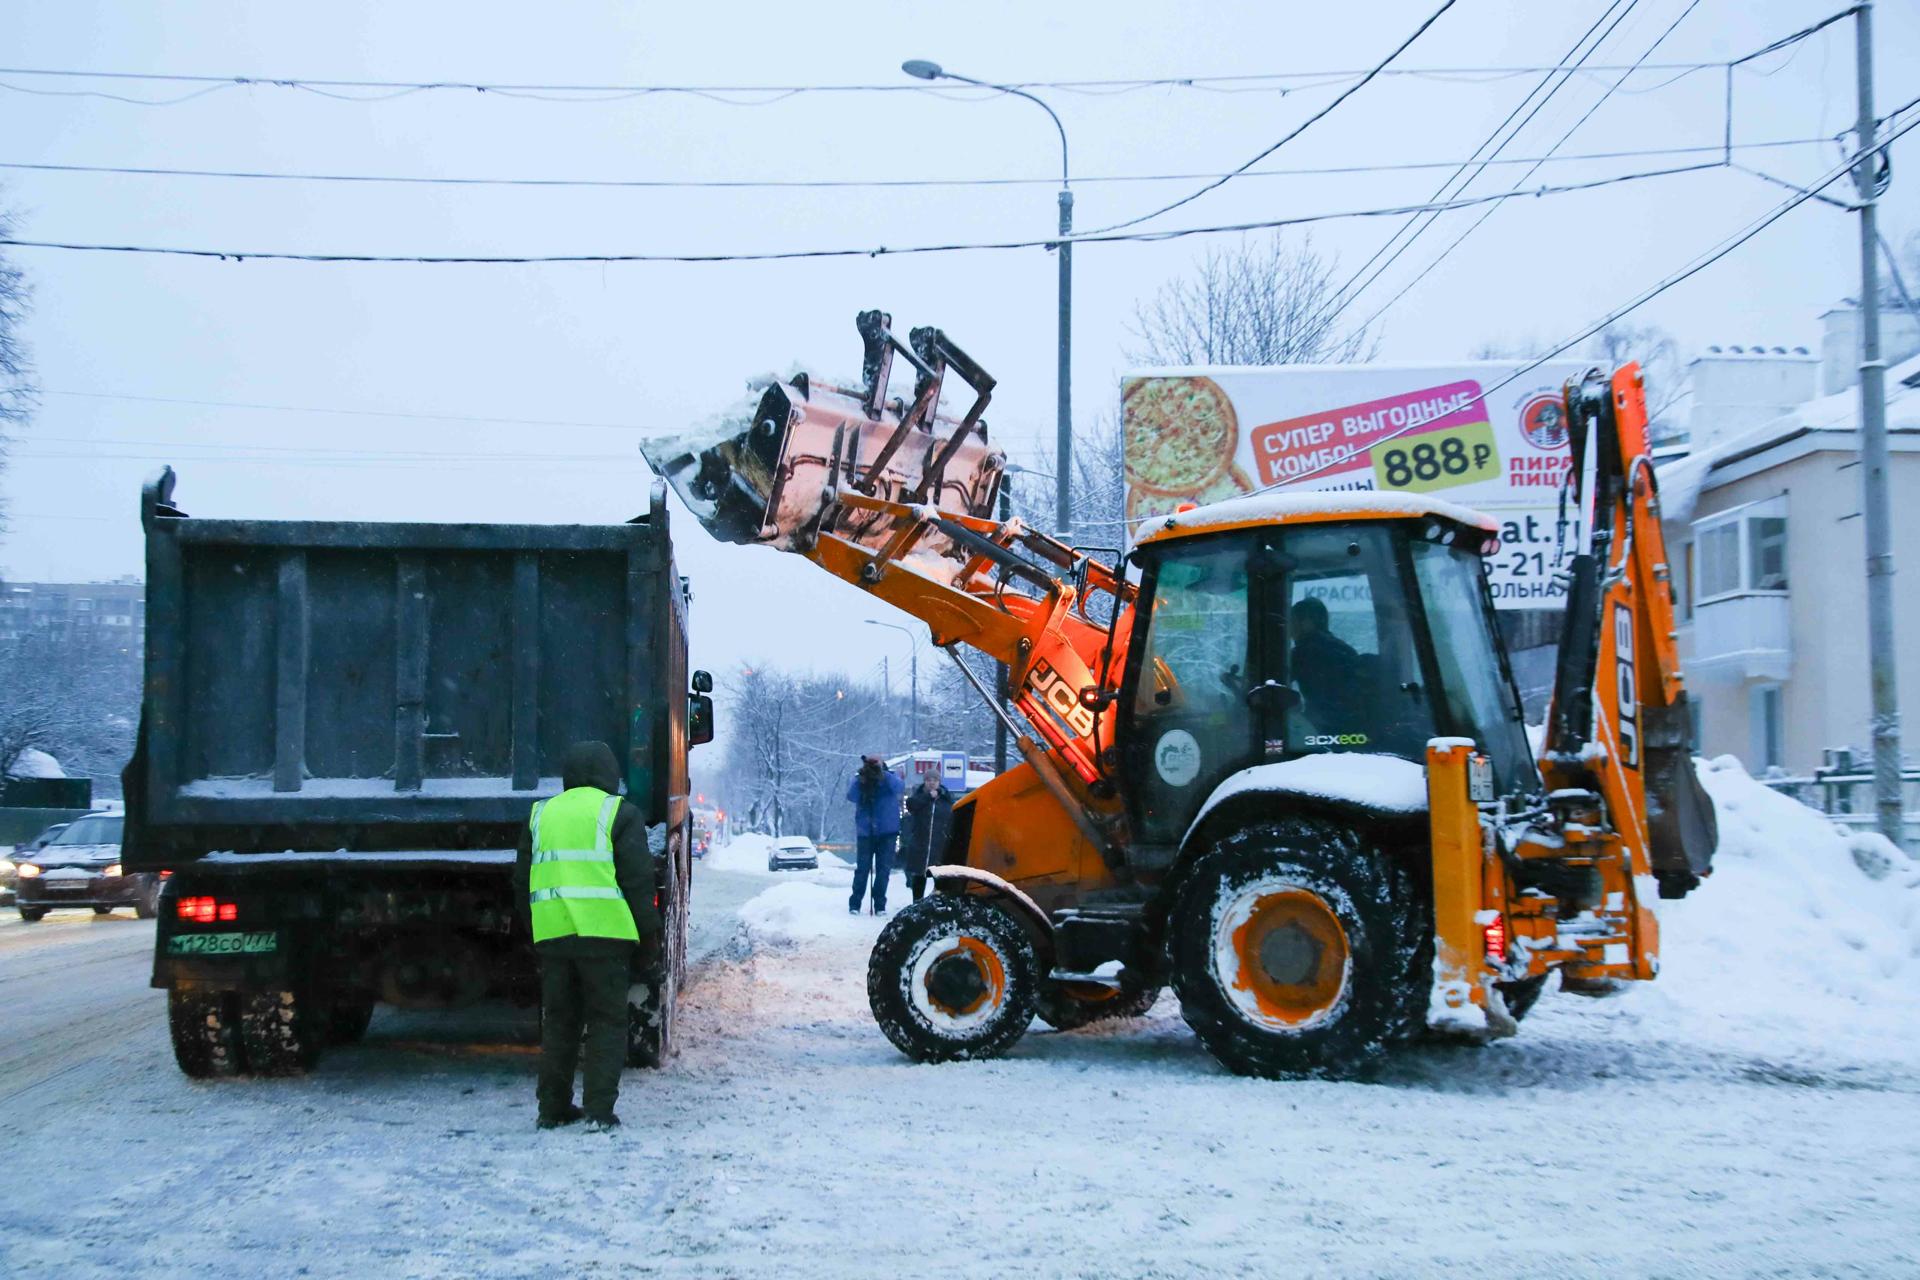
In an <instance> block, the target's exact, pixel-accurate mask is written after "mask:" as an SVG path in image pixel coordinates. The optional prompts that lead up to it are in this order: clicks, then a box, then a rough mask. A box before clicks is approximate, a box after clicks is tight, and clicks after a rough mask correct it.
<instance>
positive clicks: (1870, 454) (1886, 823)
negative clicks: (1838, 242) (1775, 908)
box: [1853, 0, 1905, 844]
mask: <svg viewBox="0 0 1920 1280" xmlns="http://www.w3.org/2000/svg"><path fill="white" fill-rule="evenodd" d="M1853 22H1854V38H1855V48H1856V59H1857V65H1856V70H1855V83H1856V85H1857V86H1858V88H1859V92H1860V119H1859V123H1858V125H1857V126H1856V127H1857V130H1858V133H1859V138H1860V160H1859V162H1858V163H1857V164H1856V165H1854V169H1853V182H1854V186H1855V188H1856V189H1857V190H1858V191H1859V194H1860V485H1861V490H1862V502H1861V512H1862V514H1863V515H1864V517H1865V520H1864V522H1863V523H1864V525H1865V533H1866V538H1867V663H1868V669H1869V671H1870V673H1871V675H1870V678H1871V681H1872V693H1873V807H1874V813H1875V816H1876V818H1877V820H1878V825H1879V828H1880V834H1881V835H1883V836H1885V837H1886V838H1887V839H1889V840H1891V841H1893V842H1894V843H1895V844H1899V843H1900V840H1901V837H1902V835H1904V834H1905V833H1904V831H1903V830H1902V827H1903V825H1904V819H1903V815H1902V812H1901V810H1902V805H1901V797H1900V690H1899V682H1898V679H1897V676H1896V673H1895V667H1894V655H1895V650H1894V639H1893V525H1892V516H1891V514H1890V512H1889V510H1888V501H1887V469H1888V460H1887V381H1886V374H1887V368H1886V363H1885V362H1884V361H1883V360H1882V359H1881V357H1880V264H1879V238H1880V232H1879V227H1878V226H1877V218H1878V210H1877V208H1876V205H1877V204H1878V202H1879V198H1880V183H1879V174H1878V172H1877V169H1878V161H1879V159H1880V156H1879V151H1878V147H1877V146H1876V143H1877V140H1878V129H1879V123H1878V121H1877V120H1876V119H1875V117H1874V114H1873V4H1872V0H1863V2H1862V3H1861V4H1860V5H1858V6H1857V7H1856V8H1855V10H1854V15H1853Z"/></svg>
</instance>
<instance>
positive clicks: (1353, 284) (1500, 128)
mask: <svg viewBox="0 0 1920 1280" xmlns="http://www.w3.org/2000/svg"><path fill="white" fill-rule="evenodd" d="M1618 7H1619V0H1614V3H1613V4H1610V5H1608V6H1607V7H1606V8H1605V9H1604V10H1602V11H1601V13H1600V16H1599V17H1597V18H1595V19H1594V20H1593V24H1592V25H1591V26H1589V27H1588V28H1587V29H1586V30H1585V31H1583V32H1581V34H1580V37H1579V39H1577V40H1575V41H1574V42H1573V46H1572V47H1571V48H1569V49H1568V50H1567V51H1566V53H1565V54H1564V55H1562V57H1561V59H1560V63H1559V66H1558V67H1556V68H1555V69H1554V70H1552V71H1549V72H1547V74H1546V75H1544V76H1542V77H1541V79H1540V81H1539V83H1537V84H1535V85H1534V86H1533V88H1531V89H1530V90H1528V91H1527V95H1526V96H1525V97H1524V98H1522V99H1520V101H1519V102H1517V103H1515V104H1514V107H1513V110H1511V111H1509V112H1508V113H1507V116H1506V119H1504V120H1502V121H1501V122H1500V123H1499V124H1497V125H1495V126H1494V128H1493V132H1491V133H1489V134H1488V135H1487V136H1486V138H1485V139H1484V140H1483V141H1482V142H1481V143H1480V145H1479V146H1477V147H1475V148H1474V150H1473V155H1471V156H1469V157H1468V158H1467V159H1466V160H1464V161H1462V162H1461V163H1460V167H1459V168H1458V169H1456V170H1455V171H1454V172H1453V173H1452V174H1451V175H1449V176H1448V178H1447V179H1446V181H1444V182H1442V183H1441V184H1440V185H1439V186H1438V187H1436V188H1434V192H1433V194H1432V195H1431V196H1429V197H1427V198H1428V199H1429V200H1440V199H1444V198H1445V197H1446V196H1447V193H1448V189H1449V188H1452V187H1453V185H1454V183H1456V182H1460V186H1459V187H1458V189H1457V190H1456V191H1455V194H1458V192H1459V191H1465V190H1466V189H1467V187H1468V186H1470V185H1471V184H1472V183H1473V181H1474V179H1476V178H1478V177H1479V176H1480V174H1481V173H1482V172H1484V171H1485V168H1486V165H1487V164H1489V163H1492V162H1493V161H1494V160H1495V159H1497V157H1498V156H1499V154H1500V151H1501V150H1502V149H1504V148H1505V147H1506V146H1507V144H1508V143H1510V142H1512V141H1513V140H1514V138H1516V137H1517V136H1519V133H1520V130H1521V129H1523V128H1525V127H1526V125H1527V123H1528V121H1531V120H1532V119H1533V115H1535V114H1538V113H1539V110H1540V108H1541V107H1544V106H1545V105H1546V104H1547V102H1548V101H1549V100H1550V99H1551V98H1552V97H1553V95H1554V94H1556V93H1558V92H1559V91H1560V90H1561V89H1562V88H1564V87H1565V86H1566V83H1567V81H1568V80H1569V79H1571V77H1572V73H1573V72H1574V71H1575V70H1578V69H1579V68H1580V66H1581V65H1582V64H1583V63H1584V62H1585V61H1586V58H1587V57H1590V56H1592V55H1593V54H1594V53H1596V52H1598V50H1599V48H1600V45H1601V44H1602V43H1603V42H1604V41H1605V40H1606V35H1604V34H1603V35H1602V36H1601V37H1600V38H1599V39H1597V40H1594V41H1593V44H1592V45H1591V46H1588V47H1587V51H1586V54H1585V55H1582V56H1581V58H1580V60H1579V62H1575V63H1573V65H1572V66H1569V65H1568V63H1569V61H1571V60H1572V59H1573V58H1574V55H1575V54H1577V53H1579V52H1580V49H1581V47H1582V46H1583V45H1586V44H1587V41H1588V40H1590V39H1593V34H1594V32H1596V31H1598V30H1599V29H1600V24H1601V23H1603V22H1605V21H1606V20H1607V18H1608V17H1609V16H1610V15H1611V14H1612V13H1613V11H1614V9H1616V8H1618ZM1631 8H1632V5H1629V6H1628V9H1629V10H1631ZM1620 16H1621V17H1622V18H1624V17H1625V16H1626V14H1625V13H1622V14H1621V15H1620ZM1616 25H1617V22H1616ZM1611 32H1612V28H1608V32H1607V34H1611ZM1556 75H1559V76H1560V79H1559V82H1558V83H1557V84H1556V83H1554V77H1555V76H1556ZM1549 85H1551V88H1549ZM1542 89H1546V90H1547V96H1546V97H1545V98H1542V99H1541V100H1540V103H1539V106H1536V107H1535V108H1534V111H1533V113H1532V114H1529V115H1528V116H1527V119H1526V120H1522V121H1521V122H1520V123H1519V124H1518V125H1514V127H1513V130H1512V132H1507V126H1508V125H1511V124H1513V121H1514V118H1515V117H1516V116H1518V115H1519V114H1520V113H1521V112H1522V111H1525V110H1526V108H1527V104H1528V103H1530V102H1532V101H1533V99H1534V95H1536V94H1538V93H1539V92H1540V91H1541V90H1542ZM1502 133H1506V137H1505V138H1504V139H1501V134H1502ZM1496 141H1498V146H1495V142H1496ZM1488 147H1493V148H1494V150H1493V152H1492V154H1491V155H1490V156H1488V157H1487V158H1486V160H1484V161H1480V153H1481V152H1483V151H1485V150H1486V149H1487V148H1488ZM1476 161H1480V168H1478V169H1475V170H1474V172H1473V173H1472V174H1471V175H1467V177H1466V180H1465V181H1464V182H1461V181H1460V180H1461V177H1462V175H1465V174H1466V173H1467V170H1468V168H1469V167H1471V166H1472V165H1473V164H1474V163H1475V162H1476ZM1423 216H1424V217H1426V219H1427V220H1426V221H1425V222H1421V218H1422V217H1423ZM1438 217H1439V215H1438V214H1437V213H1436V214H1431V215H1422V214H1415V215H1414V216H1413V217H1411V218H1409V219H1408V220H1407V221H1406V222H1405V223H1403V224H1402V225H1401V226H1399V227H1396V228H1395V229H1394V232H1393V234H1392V235H1391V236H1389V237H1387V240H1386V243H1384V244H1382V245H1381V246H1380V247H1379V248H1378V249H1375V250H1374V251H1373V256H1371V257H1369V258H1368V259H1367V260H1366V261H1365V262H1363V263H1361V264H1360V269H1359V270H1357V271H1355V272H1354V273H1353V274H1352V275H1350V276H1348V277H1347V280H1346V282H1345V283H1344V284H1342V285H1341V286H1340V287H1339V289H1337V290H1335V291H1334V295H1333V300H1332V302H1331V304H1330V305H1329V308H1328V319H1329V321H1331V320H1333V319H1335V318H1337V317H1338V316H1339V315H1340V313H1341V312H1342V311H1344V310H1346V308H1347V307H1348V306H1349V305H1351V303H1352V301H1353V299H1354V298H1356V297H1358V296H1359V295H1360V294H1361V293H1363V292H1365V291H1366V289H1367V288H1368V286H1370V285H1371V284H1372V283H1373V282H1374V281H1375V280H1377V279H1379V278H1380V274H1381V272H1384V271H1385V270H1387V268H1389V267H1391V266H1392V265H1393V264H1394V262H1395V261H1396V260H1397V259H1398V258H1399V257H1400V255H1401V254H1403V253H1405V252H1406V251H1407V250H1408V249H1409V248H1411V247H1412V245H1413V243H1414V241H1415V240H1418V239H1419V238H1420V237H1421V236H1422V235H1424V234H1426V231H1427V229H1428V228H1429V227H1431V226H1432V225H1433V222H1434V220H1435V219H1437V218H1438ZM1409 230H1411V231H1412V232H1413V234H1412V235H1411V236H1410V237H1409V238H1408V239H1407V240H1406V241H1405V243H1402V244H1399V247H1398V248H1395V245H1396V243H1397V242H1399V241H1400V237H1401V236H1403V235H1405V234H1406V233H1407V232H1408V231H1409ZM1389 252H1391V254H1392V256H1391V257H1388V258H1387V260H1386V261H1385V262H1383V263H1380V269H1379V271H1375V272H1374V273H1373V274H1372V275H1368V274H1367V272H1368V269H1369V268H1371V267H1372V266H1373V265H1374V264H1375V263H1376V262H1380V259H1381V257H1382V256H1383V255H1385V254H1387V253H1389ZM1362 276H1365V277H1366V279H1365V281H1364V282H1362V281H1361V277H1362Z"/></svg>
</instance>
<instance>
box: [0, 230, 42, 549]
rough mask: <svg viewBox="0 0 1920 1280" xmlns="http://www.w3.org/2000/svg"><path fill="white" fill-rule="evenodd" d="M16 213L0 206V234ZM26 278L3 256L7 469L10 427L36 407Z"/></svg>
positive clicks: (1, 414) (0, 403) (0, 312)
mask: <svg viewBox="0 0 1920 1280" xmlns="http://www.w3.org/2000/svg"><path fill="white" fill-rule="evenodd" d="M13 228H14V220H13V215H12V214H10V213H7V212H6V211H4V210H0V236H5V237H11V236H12V235H13ZM27 301H28V290H27V278H26V276H25V275H24V274H23V273H22V272H21V270H20V268H18V267H16V266H14V265H13V263H11V262H10V261H8V260H7V259H6V258H5V257H4V256H0V471H4V470H5V469H6V463H7V439H8V437H9V435H11V428H13V427H15V426H17V425H18V424H20V423H22V422H25V421H26V419H27V414H28V412H29V411H30V410H31V409H32V408H33V399H34V389H33V383H32V379H31V373H32V367H31V364H30V362H29V361H28V359H27V348H26V344H25V342H24V340H23V339H22V338H21V337H20V325H21V323H22V321H24V320H25V319H26V314H27ZM6 515H7V512H6V508H5V507H4V506H0V531H4V530H5V528H6Z"/></svg>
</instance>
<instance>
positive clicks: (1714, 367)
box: [1660, 304, 1920, 777]
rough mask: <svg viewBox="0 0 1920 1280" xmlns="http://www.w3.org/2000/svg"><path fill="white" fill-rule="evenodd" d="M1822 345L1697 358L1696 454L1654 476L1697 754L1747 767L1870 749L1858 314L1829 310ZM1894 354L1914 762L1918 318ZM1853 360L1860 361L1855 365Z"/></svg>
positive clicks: (1918, 719)
mask: <svg viewBox="0 0 1920 1280" xmlns="http://www.w3.org/2000/svg"><path fill="white" fill-rule="evenodd" d="M1822 321H1823V325H1824V328H1825V338H1824V342H1823V347H1824V350H1823V352H1822V354H1820V355H1817V356H1816V355H1814V354H1812V353H1810V352H1808V351H1807V350H1806V349H1805V348H1794V349H1791V350H1789V349H1785V348H1780V347H1725V348H1722V347H1714V348H1709V349H1708V352H1707V354H1705V355H1703V356H1701V357H1700V358H1699V359H1698V360H1696V361H1694V362H1693V364H1692V366H1691V373H1692V376H1693V385H1694V394H1695V405H1694V414H1693V433H1692V438H1691V441H1690V443H1689V446H1688V448H1689V452H1687V453H1686V454H1685V455H1683V456H1678V457H1673V458H1669V459H1666V460H1665V461H1663V462H1662V464H1661V466H1660V477H1661V494H1662V515H1663V517H1664V519H1665V521H1666V525H1667V538H1668V543H1669V548H1670V551H1671V554H1672V556H1673V559H1674V561H1675V565H1674V568H1675V582H1674V586H1675V593H1676V596H1677V603H1678V608H1677V614H1678V619H1679V626H1680V634H1679V640H1680V651H1681V657H1682V660H1683V661H1684V663H1685V667H1686V672H1687V685H1688V688H1689V689H1690V690H1691V692H1692V695H1693V698H1694V701H1695V704H1696V708H1695V717H1696V718H1695V726H1694V728H1695V739H1696V748H1697V749H1698V750H1699V751H1700V752H1702V753H1703V754H1705V755H1709V756H1715V755H1721V754H1731V755H1734V756H1737V757H1739V758H1740V759H1741V760H1742V761H1743V762H1744V763H1745V764H1746V765H1747V767H1748V769H1749V770H1750V771H1752V772H1753V773H1754V774H1756V775H1759V774H1764V773H1766V772H1768V771H1770V770H1771V771H1776V772H1779V773H1784V774H1787V775H1791V776H1801V777H1804V776H1808V775H1811V774H1812V773H1813V771H1814V770H1815V769H1816V768H1818V767H1820V766H1821V765H1822V764H1823V763H1825V762H1826V761H1827V752H1828V751H1830V750H1832V749H1847V750H1851V751H1852V752H1853V753H1854V754H1855V755H1856V757H1865V756H1866V755H1868V754H1869V751H1868V748H1869V746H1870V744H1871V737H1872V735H1871V733H1870V731H1869V727H1868V724H1869V711H1868V707H1869V690H1868V679H1867V599H1866V540H1865V535H1864V533H1863V530H1862V522H1861V514H1860V513H1861V475H1860V439H1859V425H1860V402H1859V391H1858V388H1857V386H1856V381H1857V371H1856V369H1855V367H1854V363H1852V362H1850V360H1849V356H1848V353H1849V352H1850V351H1855V350H1857V346H1856V344H1857V341H1858V337H1857V334H1858V312H1857V309H1856V308H1855V307H1853V306H1852V305H1851V304H1848V305H1845V306H1841V307H1836V308H1834V309H1833V310H1831V311H1829V312H1828V313H1827V314H1826V315H1825V316H1823V317H1822ZM1886 339H1887V341H1886V348H1887V355H1888V358H1889V366H1890V367H1889V369H1888V376H1887V425H1888V443H1889V446H1890V450H1891V464H1892V465H1891V471H1890V474H1889V484H1890V488H1891V493H1892V499H1893V501H1892V507H1893V536H1894V564H1895V568H1896V571H1897V572H1898V573H1899V575H1900V576H1899V578H1898V579H1896V581H1897V583H1900V584H1905V585H1897V586H1896V587H1895V591H1894V599H1895V615H1896V621H1895V626H1896V629H1897V635H1898V637H1899V640H1900V644H1899V657H1898V677H1899V684H1900V704H1901V712H1902V716H1901V719H1902V721H1903V723H1904V725H1905V727H1906V734H1905V737H1904V739H1903V745H1904V747H1905V754H1906V757H1907V759H1908V760H1913V759H1915V758H1916V757H1920V749H1917V748H1920V738H1916V737H1915V735H1916V734H1920V587H1916V586H1914V585H1913V584H1916V583H1920V358H1915V356H1916V352H1920V323H1916V317H1914V316H1911V315H1908V314H1906V313H1904V312H1900V311H1894V312H1892V313H1890V314H1889V316H1888V323H1887V326H1886ZM1852 361H1855V362H1857V356H1855V357H1852Z"/></svg>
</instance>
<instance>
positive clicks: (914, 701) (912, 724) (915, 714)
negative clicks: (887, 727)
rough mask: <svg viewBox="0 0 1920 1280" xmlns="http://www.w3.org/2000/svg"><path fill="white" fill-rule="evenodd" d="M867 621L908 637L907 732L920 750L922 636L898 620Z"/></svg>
mask: <svg viewBox="0 0 1920 1280" xmlns="http://www.w3.org/2000/svg"><path fill="white" fill-rule="evenodd" d="M866 623H867V625H868V626H870V627H891V628H892V629H893V630H895V631H898V632H899V633H900V634H901V635H904V636H905V637H906V638H907V668H908V671H907V679H908V680H909V681H910V682H911V684H912V692H911V693H910V695H909V700H908V704H907V705H908V706H909V707H910V708H911V711H910V713H909V714H910V716H911V719H909V720H908V722H907V724H908V729H907V732H908V734H909V735H910V736H911V737H912V739H913V741H912V742H911V743H910V744H909V745H910V747H911V749H912V750H914V751H918V750H919V749H920V637H919V636H918V635H916V634H914V630H913V628H912V627H903V626H901V625H900V624H899V623H897V622H882V621H880V620H879V619H878V618H868V619H867V620H866Z"/></svg>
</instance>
